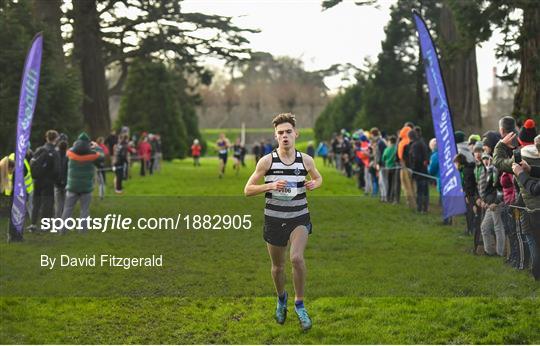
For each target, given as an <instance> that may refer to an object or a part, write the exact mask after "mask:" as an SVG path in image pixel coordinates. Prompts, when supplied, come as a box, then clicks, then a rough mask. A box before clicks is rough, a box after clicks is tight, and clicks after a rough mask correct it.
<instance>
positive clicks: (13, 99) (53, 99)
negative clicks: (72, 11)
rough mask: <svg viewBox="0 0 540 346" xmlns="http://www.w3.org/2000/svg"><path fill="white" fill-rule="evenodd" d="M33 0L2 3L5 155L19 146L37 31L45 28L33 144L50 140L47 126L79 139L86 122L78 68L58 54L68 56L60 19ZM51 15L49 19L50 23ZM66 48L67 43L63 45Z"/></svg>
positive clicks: (0, 83)
mask: <svg viewBox="0 0 540 346" xmlns="http://www.w3.org/2000/svg"><path fill="white" fill-rule="evenodd" d="M32 5H34V6H35V4H32V3H31V2H28V1H19V2H13V1H3V2H1V3H0V44H1V45H2V49H1V51H2V54H0V123H1V124H2V126H0V154H2V155H5V154H7V153H9V152H11V151H13V149H14V146H15V135H16V127H17V112H18V105H19V94H20V87H21V76H22V73H23V66H24V61H25V57H26V53H27V51H28V48H29V47H30V42H31V41H32V38H33V36H34V35H35V34H36V33H38V32H40V31H42V32H43V55H42V65H41V78H40V84H39V90H38V99H37V104H36V110H35V113H34V120H33V122H32V133H31V144H32V147H33V148H35V147H36V146H38V145H41V144H42V143H43V141H44V139H43V136H44V133H45V131H46V130H48V129H56V130H58V131H60V132H64V133H67V134H68V135H70V137H71V138H73V137H74V136H75V134H76V132H77V131H79V130H80V128H81V125H82V117H81V113H80V109H79V104H80V100H81V94H80V88H79V80H78V77H77V73H76V72H75V71H74V70H73V69H72V68H70V67H69V66H65V65H63V64H62V63H58V59H61V58H62V52H60V53H59V51H58V47H59V46H58V45H57V42H56V41H55V36H56V35H57V31H56V29H58V28H59V27H60V23H59V22H57V23H56V24H54V23H55V21H54V19H51V18H49V19H45V17H44V16H43V13H41V12H40V11H35V10H33V7H32ZM38 14H40V15H39V16H38ZM45 20H46V22H45ZM60 48H61V46H60Z"/></svg>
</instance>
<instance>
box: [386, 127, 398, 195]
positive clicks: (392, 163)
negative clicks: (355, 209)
mask: <svg viewBox="0 0 540 346" xmlns="http://www.w3.org/2000/svg"><path fill="white" fill-rule="evenodd" d="M396 141H397V139H396V136H390V137H388V146H387V147H386V148H385V149H384V152H383V155H382V162H383V167H384V168H383V172H385V173H384V175H385V178H386V185H387V187H388V199H387V202H389V203H397V202H398V195H399V189H398V188H397V187H398V184H397V181H396V180H398V179H399V175H398V174H396V173H397V171H396V170H395V167H396V152H397V147H396Z"/></svg>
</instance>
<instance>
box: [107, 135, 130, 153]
mask: <svg viewBox="0 0 540 346" xmlns="http://www.w3.org/2000/svg"><path fill="white" fill-rule="evenodd" d="M128 131H129V130H128ZM116 143H118V136H117V135H116V131H115V130H111V134H110V135H108V136H107V138H106V139H105V145H106V146H107V149H109V153H111V155H112V153H113V152H114V151H113V148H114V146H115V145H116Z"/></svg>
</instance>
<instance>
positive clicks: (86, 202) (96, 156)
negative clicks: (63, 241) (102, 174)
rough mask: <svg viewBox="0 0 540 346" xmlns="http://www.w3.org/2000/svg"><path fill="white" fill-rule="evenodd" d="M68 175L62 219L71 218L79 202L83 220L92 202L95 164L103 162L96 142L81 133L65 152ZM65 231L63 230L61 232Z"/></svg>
mask: <svg viewBox="0 0 540 346" xmlns="http://www.w3.org/2000/svg"><path fill="white" fill-rule="evenodd" d="M67 157H68V173H67V185H66V200H65V202H64V210H63V212H62V219H63V220H66V219H67V218H70V217H71V214H72V213H73V208H74V207H75V204H76V203H77V201H79V200H80V207H81V213H80V218H81V219H85V218H87V217H88V216H89V214H90V202H91V201H92V191H93V189H94V173H95V171H96V167H95V164H96V163H99V162H100V161H102V160H104V157H105V155H104V153H103V150H102V149H101V148H100V146H99V145H98V144H97V143H96V142H92V141H90V137H88V135H87V134H86V133H85V132H83V133H81V134H80V135H79V137H78V138H77V141H75V143H74V144H73V147H71V148H70V149H69V150H68V151H67ZM81 226H82V228H83V229H82V231H85V230H86V229H87V226H88V225H87V224H86V221H83V222H82V223H81ZM65 231H66V230H65V229H64V230H63V232H65Z"/></svg>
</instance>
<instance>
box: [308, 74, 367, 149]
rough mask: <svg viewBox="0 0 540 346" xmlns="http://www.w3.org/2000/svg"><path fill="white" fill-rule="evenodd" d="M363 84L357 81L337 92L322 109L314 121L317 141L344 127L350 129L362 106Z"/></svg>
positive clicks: (327, 137) (329, 136)
mask: <svg viewBox="0 0 540 346" xmlns="http://www.w3.org/2000/svg"><path fill="white" fill-rule="evenodd" d="M362 93H363V86H362V84H361V83H360V82H359V83H357V84H356V85H353V86H351V87H349V88H347V89H345V91H344V92H342V93H339V94H338V95H337V96H336V97H335V98H334V99H333V100H332V101H331V102H329V103H328V104H327V105H326V107H325V108H324V109H323V111H322V113H321V115H320V116H319V118H317V120H316V121H315V129H314V131H315V138H316V139H317V141H322V140H326V139H329V138H331V137H332V134H333V133H335V132H339V131H340V130H341V129H343V128H345V129H348V130H349V131H351V130H352V129H353V124H354V123H355V119H356V117H357V114H358V110H359V109H360V107H361V106H362Z"/></svg>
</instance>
